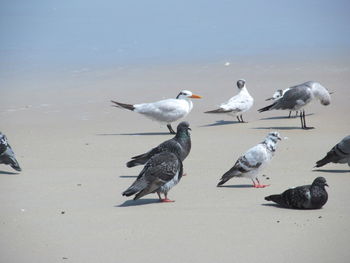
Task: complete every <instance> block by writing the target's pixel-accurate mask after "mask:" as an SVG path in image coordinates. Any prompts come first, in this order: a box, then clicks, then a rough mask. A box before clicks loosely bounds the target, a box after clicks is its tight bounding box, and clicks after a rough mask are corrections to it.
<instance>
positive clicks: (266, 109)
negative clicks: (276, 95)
mask: <svg viewBox="0 0 350 263" xmlns="http://www.w3.org/2000/svg"><path fill="white" fill-rule="evenodd" d="M274 105H275V104H271V105H269V106H266V107H264V108H261V109H258V112H263V111H268V110H270V109H271V108H272V107H273V106H274Z"/></svg>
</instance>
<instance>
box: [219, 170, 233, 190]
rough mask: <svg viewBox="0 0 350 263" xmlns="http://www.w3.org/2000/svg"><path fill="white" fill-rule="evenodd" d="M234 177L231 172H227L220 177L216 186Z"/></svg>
mask: <svg viewBox="0 0 350 263" xmlns="http://www.w3.org/2000/svg"><path fill="white" fill-rule="evenodd" d="M232 177H233V175H232V174H231V173H229V172H226V173H225V174H224V175H223V176H222V177H221V179H220V182H219V183H218V184H217V185H216V186H218V187H219V186H221V185H223V184H224V183H226V182H227V181H228V180H230V179H231V178H232Z"/></svg>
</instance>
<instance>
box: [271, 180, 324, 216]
mask: <svg viewBox="0 0 350 263" xmlns="http://www.w3.org/2000/svg"><path fill="white" fill-rule="evenodd" d="M325 186H328V184H327V182H326V179H325V178H324V177H317V178H316V179H315V180H314V181H313V182H312V185H304V186H299V187H295V188H291V189H288V190H286V191H284V192H283V193H282V194H279V195H270V196H267V197H265V200H266V201H272V202H275V203H277V204H279V205H281V206H283V207H287V208H296V209H319V208H321V207H322V206H324V205H325V204H326V202H327V200H328V194H327V192H326V189H325Z"/></svg>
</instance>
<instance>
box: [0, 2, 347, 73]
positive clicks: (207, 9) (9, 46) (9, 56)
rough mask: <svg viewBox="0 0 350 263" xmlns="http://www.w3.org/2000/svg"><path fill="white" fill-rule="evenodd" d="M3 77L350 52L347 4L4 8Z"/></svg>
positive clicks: (0, 17)
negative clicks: (54, 70) (43, 70)
mask: <svg viewBox="0 0 350 263" xmlns="http://www.w3.org/2000/svg"><path fill="white" fill-rule="evenodd" d="M0 5H1V8H0V36H1V41H0V71H1V72H2V73H6V72H20V71H25V70H27V69H33V68H38V69H40V68H45V67H65V66H72V67H75V66H79V67H84V66H86V67H92V66H101V65H102V66H104V65H109V66H110V65H112V66H114V65H124V64H133V63H137V64H144V63H146V64H152V63H159V62H161V63H163V62H166V63H172V62H191V61H196V60H206V59H209V60H210V59H216V58H224V57H225V56H231V57H232V56H243V57H244V56H248V55H249V56H251V55H253V56H254V55H260V54H267V55H268V54H272V55H274V54H277V55H279V54H285V53H288V52H291V51H293V52H299V51H300V52H305V53H308V52H311V51H313V52H315V50H316V51H317V50H319V51H320V52H319V53H320V54H322V52H324V50H326V51H327V52H330V53H332V52H335V51H336V50H338V49H345V50H347V49H348V48H349V47H350V26H349V25H350V16H349V12H350V1H347V0H344V1H342V0H334V1H329V0H328V1H323V0H317V1H316V0H315V1H314V0H311V1H306V0H294V1H283V0H279V1H277V0H270V1H224V0H218V1H205V0H202V1H199V0H192V1H191V0H186V1H184V0H176V1H167V0H147V1H146V0H139V1H135V0H127V1H112V0H110V1H87V0H75V1H53V0H42V1H39V0H30V1H27V0H21V1H20V0H11V1H4V0H0Z"/></svg>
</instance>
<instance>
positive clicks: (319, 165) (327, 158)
mask: <svg viewBox="0 0 350 263" xmlns="http://www.w3.org/2000/svg"><path fill="white" fill-rule="evenodd" d="M329 162H331V160H330V158H329V155H328V154H327V156H326V157H324V158H323V159H321V160H319V161H317V162H316V165H315V168H318V167H322V166H324V165H326V164H327V163H329Z"/></svg>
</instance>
